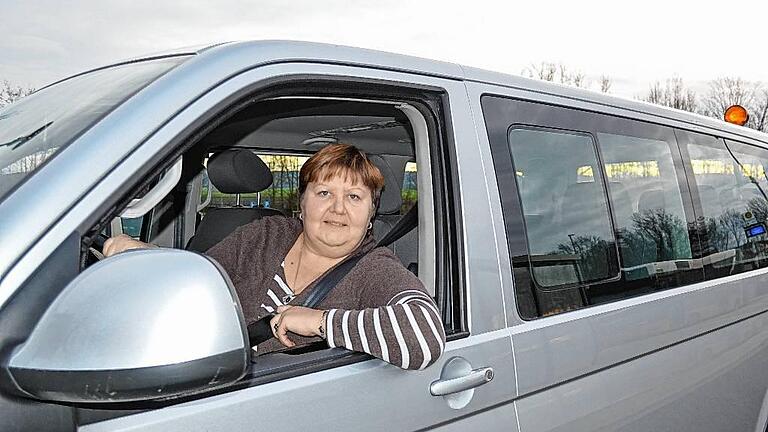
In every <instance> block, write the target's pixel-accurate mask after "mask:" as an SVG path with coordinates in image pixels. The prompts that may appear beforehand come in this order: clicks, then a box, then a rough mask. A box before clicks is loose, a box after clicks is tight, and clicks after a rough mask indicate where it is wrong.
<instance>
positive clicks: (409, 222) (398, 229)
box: [376, 202, 419, 246]
mask: <svg viewBox="0 0 768 432" xmlns="http://www.w3.org/2000/svg"><path fill="white" fill-rule="evenodd" d="M418 224H419V203H418V202H415V203H413V206H411V209H410V210H408V213H406V214H405V215H404V216H403V217H401V218H400V220H398V221H397V224H395V226H394V227H392V229H391V230H389V232H388V233H387V235H385V236H384V237H383V238H382V239H381V240H379V242H378V243H377V244H376V246H389V245H391V244H392V243H394V242H395V241H397V240H399V239H400V238H401V237H402V236H404V235H406V234H408V233H409V232H410V231H411V230H412V229H414V228H415V227H416V225H418Z"/></svg>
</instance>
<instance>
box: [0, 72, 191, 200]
mask: <svg viewBox="0 0 768 432" xmlns="http://www.w3.org/2000/svg"><path fill="white" fill-rule="evenodd" d="M187 58H188V57H172V58H164V59H158V60H151V61H143V62H137V63H129V64H124V65H120V66H114V67H110V68H106V69H102V70H97V71H93V72H89V73H86V74H83V75H80V76H76V77H74V78H70V79H68V80H65V81H62V82H60V83H58V84H54V85H52V86H50V87H46V88H44V89H42V90H40V91H38V92H35V93H34V94H32V95H30V96H27V97H25V98H23V99H21V100H20V101H18V102H17V103H14V104H11V105H9V106H7V107H4V108H2V109H0V199H2V198H3V197H4V196H5V195H6V194H8V193H9V192H10V190H11V189H12V188H13V187H14V186H16V185H17V184H19V183H20V182H21V181H22V180H23V179H24V178H25V177H27V176H28V175H29V174H30V173H31V172H32V171H34V170H35V169H37V168H38V167H39V166H41V165H42V164H43V163H44V162H45V161H46V160H48V159H50V158H51V156H53V155H54V154H55V153H56V152H57V151H58V150H60V149H61V148H63V147H64V146H66V145H67V144H69V143H70V142H71V141H72V140H73V139H74V138H76V137H77V136H79V135H80V134H81V133H82V132H84V131H85V130H86V129H88V128H89V127H91V126H92V125H93V124H95V123H96V122H97V121H99V120H100V119H101V118H102V117H104V115H106V114H107V113H109V112H110V111H111V110H113V109H114V108H115V107H117V106H118V105H120V104H121V103H122V102H123V101H125V100H126V99H128V98H129V97H130V96H132V95H133V94H134V93H136V92H137V91H139V90H141V89H142V88H143V87H144V86H146V85H147V84H149V83H150V82H152V81H153V80H154V79H156V78H157V77H159V76H160V75H162V74H163V73H165V72H167V71H168V70H170V69H171V68H172V67H174V66H176V65H178V64H179V63H181V62H182V61H184V60H185V59H187Z"/></svg>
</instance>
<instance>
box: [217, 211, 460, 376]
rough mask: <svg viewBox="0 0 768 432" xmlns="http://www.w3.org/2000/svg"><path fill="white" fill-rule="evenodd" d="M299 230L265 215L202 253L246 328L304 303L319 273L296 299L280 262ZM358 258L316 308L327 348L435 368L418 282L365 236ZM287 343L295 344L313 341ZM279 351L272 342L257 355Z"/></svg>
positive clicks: (436, 349) (428, 310)
mask: <svg viewBox="0 0 768 432" xmlns="http://www.w3.org/2000/svg"><path fill="white" fill-rule="evenodd" d="M301 231H302V225H301V222H300V221H298V220H296V219H293V218H287V217H283V216H270V217H266V218H263V219H260V220H257V221H254V222H252V223H250V224H248V225H244V226H242V227H240V228H238V229H237V230H235V231H234V232H233V233H232V234H230V235H229V236H228V237H226V238H225V239H224V240H222V241H221V242H220V243H218V244H216V245H215V246H213V247H212V248H211V249H209V250H208V251H207V252H206V255H208V256H210V257H211V258H213V259H215V260H216V261H217V262H218V263H219V264H220V265H221V266H222V267H223V268H224V269H225V270H226V272H227V274H228V275H229V277H230V279H231V280H232V283H233V284H234V286H235V289H236V291H237V294H238V297H239V299H240V304H241V306H242V308H243V313H244V315H245V320H246V323H247V324H250V323H251V322H253V321H256V320H258V319H259V318H261V317H263V316H265V315H268V314H270V313H272V312H273V311H275V310H276V309H277V307H278V306H281V305H283V304H289V305H301V304H303V302H304V301H305V300H306V297H307V296H308V295H309V294H310V293H311V292H312V289H313V288H314V285H315V283H316V282H317V281H318V280H320V279H321V278H322V277H323V276H324V275H325V274H323V275H321V276H320V277H318V279H317V280H316V281H315V282H313V283H311V284H310V285H309V286H307V287H306V288H305V289H304V290H303V291H302V292H300V293H299V295H297V296H294V295H293V292H292V291H291V289H290V287H289V286H288V285H287V284H286V283H285V280H286V277H285V272H284V259H285V256H286V255H287V254H288V251H289V250H290V249H291V246H293V243H294V242H295V241H296V239H297V238H298V237H299V234H301ZM359 254H366V256H364V257H363V258H362V259H361V260H360V261H359V262H358V263H357V264H355V267H354V268H352V270H351V271H350V272H349V273H348V274H347V275H346V276H345V277H344V278H343V279H342V280H341V281H340V282H339V283H338V285H336V287H335V288H334V289H333V290H332V291H331V292H330V293H329V294H328V296H327V297H326V298H325V299H324V300H323V301H322V302H321V303H320V305H319V306H317V308H318V309H323V310H328V311H329V312H328V315H327V320H326V325H325V328H326V340H327V343H328V346H329V347H343V348H346V349H349V350H353V351H361V352H365V353H368V354H371V355H373V356H375V357H378V358H380V359H382V360H384V361H386V362H388V363H391V364H393V365H395V366H398V367H401V368H403V369H424V368H425V367H427V366H429V365H430V364H432V363H434V362H435V361H436V360H437V358H438V357H439V356H440V355H441V354H442V352H443V349H444V347H445V333H444V329H443V324H442V321H441V319H440V313H439V311H438V309H437V306H436V305H435V302H434V301H433V300H432V298H431V297H430V296H429V294H427V292H426V291H425V289H424V286H423V285H422V283H421V281H419V279H418V278H417V277H416V276H415V275H413V274H412V273H411V272H409V271H408V270H407V269H406V268H405V267H404V266H403V265H402V264H401V263H400V260H399V259H398V258H397V257H396V256H395V255H394V254H393V253H392V252H391V251H390V250H389V249H388V248H386V247H375V242H374V240H373V236H371V235H368V236H367V237H366V238H365V239H364V240H363V242H362V244H361V245H360V247H358V249H357V250H355V251H354V252H353V253H352V254H351V256H356V255H359ZM329 271H330V270H329ZM326 273H327V272H326ZM289 337H290V338H291V340H293V341H294V342H296V344H297V345H301V344H304V343H309V342H314V341H317V340H320V339H319V338H316V337H315V338H308V337H302V336H298V335H295V334H291V335H290V336H289ZM282 348H284V347H283V346H282V344H280V342H279V341H277V339H274V338H272V339H270V340H268V341H266V342H263V343H262V344H260V345H259V346H258V347H257V352H258V354H264V353H267V352H272V351H276V350H279V349H282Z"/></svg>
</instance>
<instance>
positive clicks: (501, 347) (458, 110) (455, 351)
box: [80, 64, 516, 431]
mask: <svg viewBox="0 0 768 432" xmlns="http://www.w3.org/2000/svg"><path fill="white" fill-rule="evenodd" d="M292 75H296V76H301V78H302V80H303V82H306V81H307V80H311V79H313V77H317V78H318V79H320V78H324V79H328V78H329V77H331V78H333V79H336V80H340V79H346V80H348V81H361V80H367V81H375V82H376V83H377V84H379V85H386V84H387V83H390V85H395V84H392V83H400V84H397V86H401V87H402V86H406V87H407V86H418V87H419V88H423V89H428V90H429V91H430V92H432V93H436V94H442V103H444V106H442V107H436V108H438V109H440V110H443V109H444V110H445V111H440V112H439V114H437V113H435V114H437V115H444V116H445V118H443V119H440V124H443V125H450V127H449V128H447V129H445V130H442V131H439V133H438V131H434V130H429V131H427V130H424V131H418V130H417V131H415V134H416V135H417V136H418V135H419V134H420V133H422V132H423V133H424V134H423V136H424V137H429V138H428V139H429V146H430V147H431V148H430V149H429V155H428V157H427V158H425V159H424V160H425V161H427V162H428V163H427V164H426V166H430V165H431V168H432V169H431V170H430V172H431V176H432V184H433V187H434V188H435V189H433V191H429V192H430V193H436V192H434V191H439V189H437V188H444V189H443V191H444V192H440V195H439V196H440V197H441V198H440V199H439V200H438V199H435V200H434V201H435V204H434V206H435V207H436V210H435V214H436V215H438V219H436V221H435V227H436V228H435V229H436V230H438V232H436V233H435V234H434V236H435V238H438V239H439V240H438V241H439V242H441V244H444V246H443V247H444V248H445V250H450V251H451V253H452V254H455V255H453V256H450V257H447V258H448V259H450V260H452V262H453V263H455V264H456V265H457V266H458V267H454V268H453V269H452V270H450V271H452V272H456V273H455V274H456V275H463V277H462V278H459V279H458V282H459V285H456V286H455V287H454V288H455V289H454V290H453V291H452V293H451V294H450V298H451V299H452V300H451V301H452V302H453V303H445V302H443V307H450V308H452V309H454V310H455V311H457V312H458V313H457V314H456V315H454V318H453V320H454V325H455V328H453V329H451V333H452V335H451V336H450V337H449V341H448V342H447V344H446V349H445V353H444V354H443V356H442V357H441V358H440V360H438V362H437V363H435V364H433V365H432V366H430V367H429V368H427V369H425V370H422V371H403V370H400V369H398V368H396V367H393V366H391V365H388V364H385V363H383V362H381V361H378V360H369V361H364V362H362V363H354V364H351V365H347V366H342V367H336V368H331V369H327V370H319V371H316V372H312V373H306V372H302V371H301V370H297V371H290V370H288V371H284V372H283V374H284V375H285V376H287V377H289V378H287V379H281V380H274V379H273V380H271V382H268V383H265V384H260V385H257V384H258V382H259V381H260V380H259V379H254V380H253V381H252V384H249V383H248V382H245V383H243V384H242V385H240V386H237V387H236V390H233V391H225V392H223V393H221V394H218V395H215V396H210V397H199V398H195V400H193V401H190V402H185V403H181V404H176V405H172V406H169V407H167V408H163V409H156V410H149V411H146V412H142V413H139V414H133V415H125V416H121V417H118V418H112V419H108V420H102V419H103V412H99V413H89V412H88V410H87V409H83V410H80V414H81V416H80V418H81V419H82V418H86V420H85V422H88V421H89V420H88V419H91V420H92V422H91V423H89V424H81V430H84V431H99V430H128V429H131V430H168V429H177V430H202V429H206V430H210V429H220V430H243V429H251V428H254V427H257V426H259V427H264V428H269V429H270V430H274V431H277V430H298V429H310V428H311V429H313V430H361V429H362V430H415V429H423V428H433V427H438V426H441V427H443V428H444V429H447V430H451V429H454V428H457V427H460V428H462V429H465V428H475V427H480V426H483V427H488V426H489V425H494V424H495V425H499V424H503V425H504V428H505V429H506V430H509V427H510V425H513V426H514V425H516V419H515V414H514V409H513V406H512V405H511V404H508V403H507V402H509V401H511V399H512V397H513V394H514V388H515V387H514V383H515V376H514V364H513V360H512V355H511V346H510V344H509V338H508V333H507V332H506V330H505V318H504V315H505V312H504V309H503V307H502V303H503V302H502V301H501V296H502V291H501V287H500V286H499V282H498V279H497V277H496V275H495V272H494V271H492V270H488V269H487V268H488V264H492V263H493V262H494V261H495V260H496V256H495V252H494V251H492V250H488V249H487V247H486V243H485V241H486V240H487V239H488V238H492V233H490V232H487V230H486V229H484V228H483V227H482V225H486V224H476V223H474V222H471V221H469V220H468V218H471V219H472V220H473V221H476V220H480V219H485V218H488V217H489V209H488V203H487V201H485V200H483V199H482V197H483V196H485V195H486V192H485V191H484V190H483V188H484V184H483V183H482V182H479V181H477V177H476V176H475V175H474V172H476V171H477V170H478V169H479V168H480V167H479V166H477V163H478V160H477V158H476V157H475V156H473V153H476V146H477V143H476V139H475V135H474V131H473V125H472V122H471V118H470V115H469V110H468V107H467V99H466V92H465V89H464V87H463V85H462V83H461V82H460V81H452V80H446V79H437V78H429V77H423V76H417V75H408V74H400V73H394V72H383V71H376V70H371V69H362V68H354V67H342V66H327V65H310V64H281V65H274V66H269V67H263V68H259V69H258V70H255V71H252V72H251V73H247V74H244V76H239V77H236V78H234V79H233V80H231V82H228V83H225V84H223V85H222V86H220V87H219V88H216V89H214V90H213V91H212V92H210V93H209V95H208V96H206V97H205V98H204V101H203V100H201V101H198V102H196V103H195V104H194V105H192V106H191V107H190V108H189V109H190V110H194V111H200V110H201V109H200V108H199V107H197V106H196V105H198V104H202V103H205V104H207V105H208V106H215V105H216V104H218V103H220V101H221V100H223V99H225V98H233V94H234V93H237V92H240V91H242V89H243V87H247V86H249V85H252V83H254V82H258V81H260V80H264V79H266V78H269V77H275V76H282V77H290V76H292ZM246 77H247V78H246ZM288 82H290V79H289V78H286V83H288ZM402 83H407V84H402ZM214 96H215V97H214ZM175 127H189V125H175ZM169 135H173V132H169V131H166V130H161V131H159V132H158V133H157V134H155V137H152V138H150V139H149V140H148V141H147V142H146V143H145V144H144V146H146V147H150V148H151V147H154V148H162V147H163V146H166V145H167V143H163V142H160V140H161V139H164V138H161V137H166V136H169ZM458 160H461V161H462V162H461V164H458V163H457V161H458ZM423 165H424V164H420V169H421V166H423ZM449 179H450V180H449ZM459 185H461V188H460V187H459ZM420 196H421V194H420ZM437 196H438V195H435V198H437ZM449 224H456V225H454V228H453V231H449V230H448V226H449ZM462 226H464V227H470V228H469V229H470V230H471V232H469V233H467V235H459V234H460V233H461V230H460V228H459V227H462ZM451 232H452V233H453V234H449V233H451ZM422 265H425V264H422ZM449 269H450V267H447V266H443V265H438V267H437V270H438V272H441V271H449ZM450 277H451V276H450V275H446V274H443V275H441V274H438V275H437V276H436V278H435V279H436V281H437V282H436V283H438V284H439V283H448V282H443V281H447V280H448V279H449V278H450ZM440 289H441V288H440V287H438V290H440ZM443 295H445V294H443ZM470 298H471V303H470V301H469V300H468V299H470ZM464 314H466V315H464ZM462 328H463V330H462V331H455V330H456V329H462ZM310 355H313V354H310ZM299 363H300V362H299ZM318 364H322V362H321V361H320V360H318ZM303 368H304V369H310V370H311V369H312V365H311V363H310V364H309V365H307V364H305V365H303ZM320 369H322V367H320ZM473 370H474V371H478V370H480V371H482V375H481V376H480V377H484V378H485V379H486V380H488V381H489V382H488V383H487V384H484V385H482V386H477V387H476V388H475V386H474V385H472V384H471V383H462V382H461V380H462V379H464V380H466V378H467V376H468V375H469V374H473V375H472V376H476V375H478V373H477V372H474V373H473V372H472V371H473ZM489 371H491V372H489ZM476 378H477V377H476ZM450 379H458V382H457V381H454V382H452V383H448V382H447V381H448V380H450ZM439 380H443V381H445V383H444V384H447V385H448V387H450V386H451V385H453V386H454V387H456V388H455V389H452V390H451V389H448V390H444V392H446V394H445V395H444V396H434V395H432V394H430V386H432V384H433V383H435V382H436V381H439ZM261 381H264V380H263V379H262V380H261ZM432 389H433V391H435V389H436V387H432ZM459 390H461V391H459ZM454 422H455V423H454Z"/></svg>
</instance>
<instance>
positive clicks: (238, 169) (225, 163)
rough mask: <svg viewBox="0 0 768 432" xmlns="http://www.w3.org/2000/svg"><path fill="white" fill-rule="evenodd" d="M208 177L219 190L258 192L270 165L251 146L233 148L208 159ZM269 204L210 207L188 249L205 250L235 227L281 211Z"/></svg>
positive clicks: (267, 178)
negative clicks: (255, 206)
mask: <svg viewBox="0 0 768 432" xmlns="http://www.w3.org/2000/svg"><path fill="white" fill-rule="evenodd" d="M208 178H209V179H210V180H211V183H212V184H213V185H214V186H215V187H216V189H218V190H219V191H221V192H224V193H228V194H238V193H241V194H242V193H256V192H261V191H263V190H264V189H266V188H268V187H269V186H270V185H271V184H272V172H271V171H270V170H269V167H268V166H267V165H266V164H265V163H264V161H262V160H261V158H260V157H258V156H257V155H256V154H254V153H253V152H252V151H250V150H246V149H232V150H225V151H223V152H220V153H216V154H214V155H213V156H211V157H210V158H209V159H208ZM282 214H283V213H282V212H281V211H279V210H276V209H271V208H248V207H231V208H210V209H208V211H207V212H206V214H205V217H204V218H203V219H202V221H200V225H199V226H198V227H197V229H196V230H195V235H194V236H193V237H192V238H191V239H189V243H187V250H191V251H194V252H205V251H207V250H208V249H210V248H211V247H212V246H213V245H215V244H216V243H218V242H220V241H221V240H223V239H224V237H226V236H228V235H229V234H230V233H231V232H232V231H234V230H235V229H236V228H237V227H239V226H242V225H246V224H248V223H251V222H253V221H255V220H257V219H261V218H263V217H266V216H273V215H282Z"/></svg>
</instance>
